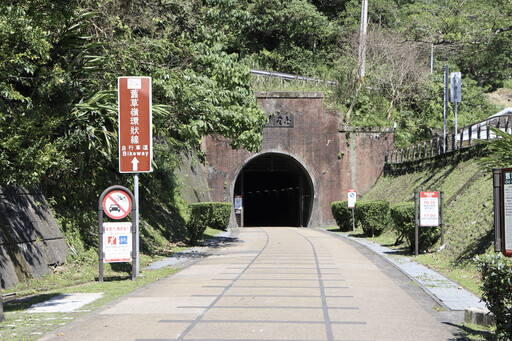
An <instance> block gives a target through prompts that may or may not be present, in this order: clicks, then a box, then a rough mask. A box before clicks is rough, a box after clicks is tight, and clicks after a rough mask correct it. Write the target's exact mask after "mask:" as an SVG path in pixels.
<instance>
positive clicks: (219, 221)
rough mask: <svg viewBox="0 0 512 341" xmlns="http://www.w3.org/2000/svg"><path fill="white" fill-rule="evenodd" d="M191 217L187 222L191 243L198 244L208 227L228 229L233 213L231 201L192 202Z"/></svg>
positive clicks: (190, 207)
mask: <svg viewBox="0 0 512 341" xmlns="http://www.w3.org/2000/svg"><path fill="white" fill-rule="evenodd" d="M189 209H190V218H189V220H188V222H187V225H186V226H187V231H188V239H189V242H190V244H196V243H197V242H198V241H199V240H200V239H201V238H202V236H203V233H204V231H205V230H206V228H208V227H210V228H213V229H218V230H227V228H228V225H229V217H230V215H231V203H225V202H202V203H197V204H190V205H189Z"/></svg>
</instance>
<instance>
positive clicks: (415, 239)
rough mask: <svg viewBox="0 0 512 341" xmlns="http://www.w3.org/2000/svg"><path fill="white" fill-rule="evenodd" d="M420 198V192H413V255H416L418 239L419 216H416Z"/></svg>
mask: <svg viewBox="0 0 512 341" xmlns="http://www.w3.org/2000/svg"><path fill="white" fill-rule="evenodd" d="M419 200H420V192H414V255H415V256H416V257H417V256H418V239H419V230H418V225H419V218H418V204H419Z"/></svg>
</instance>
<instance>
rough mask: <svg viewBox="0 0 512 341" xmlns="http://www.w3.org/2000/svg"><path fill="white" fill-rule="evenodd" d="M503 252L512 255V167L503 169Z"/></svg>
mask: <svg viewBox="0 0 512 341" xmlns="http://www.w3.org/2000/svg"><path fill="white" fill-rule="evenodd" d="M502 181H503V192H502V193H503V194H502V196H503V199H502V205H503V206H502V207H503V229H502V239H503V253H504V254H505V255H507V256H512V169H503V171H502Z"/></svg>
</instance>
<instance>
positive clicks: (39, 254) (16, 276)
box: [0, 188, 67, 288]
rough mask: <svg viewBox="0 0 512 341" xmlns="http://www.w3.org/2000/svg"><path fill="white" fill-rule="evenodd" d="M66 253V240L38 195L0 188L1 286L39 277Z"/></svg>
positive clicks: (61, 261) (37, 193)
mask: <svg viewBox="0 0 512 341" xmlns="http://www.w3.org/2000/svg"><path fill="white" fill-rule="evenodd" d="M66 256H67V245H66V242H65V241H64V239H63V236H62V233H61V231H60V229H59V227H58V226H57V224H56V222H55V220H54V219H53V217H52V214H51V213H50V210H49V209H48V206H47V204H46V202H45V199H44V197H43V196H42V194H41V193H39V192H38V191H27V190H25V189H22V188H0V274H1V287H2V288H8V287H11V286H14V285H16V284H17V283H18V282H22V281H25V280H26V279H27V278H40V277H42V276H44V275H45V274H47V273H48V272H49V266H50V265H57V264H63V263H64V262H65V260H66Z"/></svg>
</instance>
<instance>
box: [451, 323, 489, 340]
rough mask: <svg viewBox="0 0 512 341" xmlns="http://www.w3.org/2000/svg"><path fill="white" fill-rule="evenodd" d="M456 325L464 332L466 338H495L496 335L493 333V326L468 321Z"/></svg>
mask: <svg viewBox="0 0 512 341" xmlns="http://www.w3.org/2000/svg"><path fill="white" fill-rule="evenodd" d="M457 327H458V328H460V330H462V331H463V332H464V333H465V334H466V338H467V339H468V340H471V341H476V340H496V336H495V335H494V331H495V328H492V327H491V328H489V327H484V326H480V325H477V324H468V323H463V324H462V325H458V326H457Z"/></svg>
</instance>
